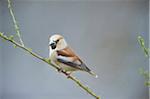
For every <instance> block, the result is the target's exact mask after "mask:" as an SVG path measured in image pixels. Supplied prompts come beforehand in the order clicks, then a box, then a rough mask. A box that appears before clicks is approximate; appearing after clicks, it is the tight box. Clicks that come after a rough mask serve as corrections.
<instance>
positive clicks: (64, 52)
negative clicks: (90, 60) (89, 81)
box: [49, 34, 97, 78]
mask: <svg viewBox="0 0 150 99" xmlns="http://www.w3.org/2000/svg"><path fill="white" fill-rule="evenodd" d="M49 58H50V60H51V62H52V64H54V65H56V66H58V67H59V68H60V71H62V70H63V71H65V72H67V74H68V76H69V75H70V74H71V73H72V72H73V71H77V70H81V71H85V72H88V73H89V74H91V75H93V76H95V77H96V78H97V75H96V74H94V73H93V72H92V71H91V70H90V69H89V68H88V67H87V66H86V65H85V63H84V62H83V61H82V60H81V59H80V58H79V57H78V56H77V55H76V54H75V53H74V52H73V51H72V49H71V48H70V47H69V46H68V44H67V42H66V40H65V39H64V37H63V36H61V35H58V34H55V35H52V36H51V37H49Z"/></svg>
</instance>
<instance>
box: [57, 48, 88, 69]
mask: <svg viewBox="0 0 150 99" xmlns="http://www.w3.org/2000/svg"><path fill="white" fill-rule="evenodd" d="M57 54H58V58H57V60H58V61H59V62H61V63H63V64H66V65H68V66H71V67H73V68H78V69H80V70H84V71H87V72H89V71H90V69H89V68H88V67H87V66H86V65H85V64H84V63H83V62H82V60H81V59H80V58H79V57H78V56H77V55H76V54H75V53H74V52H73V51H72V50H71V49H70V48H69V47H66V48H64V49H62V50H58V51H57Z"/></svg>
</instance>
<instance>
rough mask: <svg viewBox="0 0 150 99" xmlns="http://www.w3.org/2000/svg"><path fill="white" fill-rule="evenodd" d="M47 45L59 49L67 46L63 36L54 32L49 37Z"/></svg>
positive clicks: (52, 48)
mask: <svg viewBox="0 0 150 99" xmlns="http://www.w3.org/2000/svg"><path fill="white" fill-rule="evenodd" d="M49 47H50V49H51V50H61V49H63V48H66V47H67V43H66V41H65V39H64V37H63V36H61V35H59V34H54V35H52V36H50V37H49Z"/></svg>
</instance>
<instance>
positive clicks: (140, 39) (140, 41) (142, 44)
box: [138, 35, 150, 57]
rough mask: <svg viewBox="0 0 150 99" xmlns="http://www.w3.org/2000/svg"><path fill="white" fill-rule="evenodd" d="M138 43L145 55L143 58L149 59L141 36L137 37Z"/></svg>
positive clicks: (149, 53)
mask: <svg viewBox="0 0 150 99" xmlns="http://www.w3.org/2000/svg"><path fill="white" fill-rule="evenodd" d="M138 42H139V44H140V46H141V48H142V49H143V51H144V53H145V56H146V57H149V55H150V52H149V51H150V49H149V48H146V46H145V41H144V38H143V37H142V36H141V35H139V36H138Z"/></svg>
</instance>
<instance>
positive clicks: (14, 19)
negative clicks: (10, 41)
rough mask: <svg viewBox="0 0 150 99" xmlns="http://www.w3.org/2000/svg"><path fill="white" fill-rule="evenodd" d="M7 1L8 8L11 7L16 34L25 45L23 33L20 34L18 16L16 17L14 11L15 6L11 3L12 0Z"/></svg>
mask: <svg viewBox="0 0 150 99" xmlns="http://www.w3.org/2000/svg"><path fill="white" fill-rule="evenodd" d="M7 2H8V9H9V12H10V15H11V17H12V20H13V24H14V28H15V30H16V34H17V36H18V38H19V41H20V43H21V45H22V46H24V43H23V40H22V38H21V35H20V29H19V26H18V24H17V21H16V18H15V15H14V12H13V8H12V5H11V0H7Z"/></svg>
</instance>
